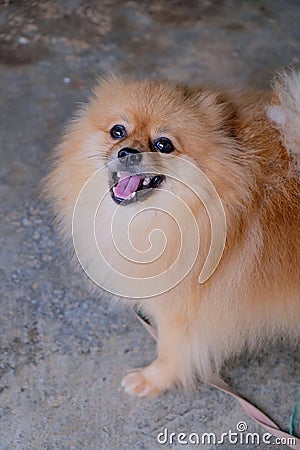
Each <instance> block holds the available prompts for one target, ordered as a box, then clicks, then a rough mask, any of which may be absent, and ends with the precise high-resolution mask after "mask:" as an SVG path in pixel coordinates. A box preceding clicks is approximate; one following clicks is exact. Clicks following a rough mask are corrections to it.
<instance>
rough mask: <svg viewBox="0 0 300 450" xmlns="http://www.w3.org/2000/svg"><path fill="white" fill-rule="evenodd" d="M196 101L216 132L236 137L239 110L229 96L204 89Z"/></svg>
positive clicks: (199, 92) (198, 94) (197, 95)
mask: <svg viewBox="0 0 300 450" xmlns="http://www.w3.org/2000/svg"><path fill="white" fill-rule="evenodd" d="M196 99H197V102H198V104H199V106H200V108H201V110H202V111H203V113H204V114H205V116H206V117H207V119H208V123H209V124H210V125H211V126H212V128H213V129H214V131H216V132H221V133H224V134H226V135H227V136H228V137H233V138H234V137H236V129H237V125H238V110H237V107H236V105H235V104H234V102H233V100H232V99H231V98H230V96H229V95H227V94H226V93H222V92H215V91H210V90H206V89H203V90H201V91H198V92H197V94H196Z"/></svg>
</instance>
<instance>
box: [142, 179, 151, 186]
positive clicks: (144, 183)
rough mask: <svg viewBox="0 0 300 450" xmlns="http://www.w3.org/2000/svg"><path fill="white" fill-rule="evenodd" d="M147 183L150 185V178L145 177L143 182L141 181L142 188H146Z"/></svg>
mask: <svg viewBox="0 0 300 450" xmlns="http://www.w3.org/2000/svg"><path fill="white" fill-rule="evenodd" d="M149 183H150V178H149V177H147V178H145V179H144V181H143V186H147V184H149Z"/></svg>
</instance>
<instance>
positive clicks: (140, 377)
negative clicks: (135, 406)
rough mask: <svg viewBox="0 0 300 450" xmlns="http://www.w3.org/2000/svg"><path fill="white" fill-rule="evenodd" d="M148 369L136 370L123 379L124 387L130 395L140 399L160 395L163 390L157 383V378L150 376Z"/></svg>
mask: <svg viewBox="0 0 300 450" xmlns="http://www.w3.org/2000/svg"><path fill="white" fill-rule="evenodd" d="M147 369H148V367H145V368H144V369H135V370H133V371H132V372H130V373H129V374H128V375H126V377H125V378H123V381H122V386H123V388H124V390H125V392H127V393H128V394H133V395H138V396H139V397H150V396H153V395H158V394H159V393H161V392H162V391H163V389H162V388H161V387H160V386H159V385H158V384H157V383H156V382H155V378H154V379H153V377H151V376H149V374H148V373H147V372H148V370H147Z"/></svg>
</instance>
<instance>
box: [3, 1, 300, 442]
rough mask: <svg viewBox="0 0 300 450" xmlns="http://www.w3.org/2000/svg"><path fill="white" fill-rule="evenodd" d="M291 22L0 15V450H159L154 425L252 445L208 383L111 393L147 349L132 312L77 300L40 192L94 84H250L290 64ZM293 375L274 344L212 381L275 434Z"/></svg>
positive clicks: (94, 8) (194, 5)
mask: <svg viewBox="0 0 300 450" xmlns="http://www.w3.org/2000/svg"><path fill="white" fill-rule="evenodd" d="M299 23H300V5H299V2H298V1H296V0H295V1H291V0H290V1H283V0H279V1H276V2H272V1H271V0H265V1H263V0H253V1H251V2H250V1H249V2H241V1H238V0H221V1H216V0H215V1H213V0H206V1H205V0H201V1H200V0H198V1H196V0H190V1H187V2H182V1H178V0H171V1H168V2H167V1H164V0H160V1H158V0H154V1H150V0H145V1H141V2H139V1H115V0H112V1H109V0H104V1H101V2H99V1H97V0H90V1H87V0H66V1H58V0H55V1H54V0H50V1H45V0H43V1H25V0H24V1H2V2H1V18H0V33H1V42H0V63H1V68H0V83H1V112H0V114H1V149H0V152H1V153H0V198H1V203H0V215H1V229H0V281H1V283H0V294H1V302H0V323H1V333H0V375H1V378H0V409H1V412H0V436H1V437H0V449H1V450H10V449H26V450H27V449H37V450H38V449H59V450H63V449H66V450H71V449H76V450H77V449H78V450H79V449H80V450H82V449H89V450H96V449H97V450H98V449H112V450H120V449H122V450H127V449H128V450H129V449H139V450H141V449H151V450H153V449H156V448H161V447H167V448H170V446H168V445H159V444H158V443H157V441H156V437H157V434H158V433H159V432H162V431H163V430H164V428H165V427H167V428H168V430H169V432H179V431H182V432H186V433H191V432H196V433H198V434H201V433H203V432H215V433H216V434H217V436H220V435H221V433H222V432H226V431H228V430H229V429H232V430H235V429H236V424H237V422H239V421H241V420H243V421H246V422H247V424H248V428H249V430H250V431H255V430H256V431H259V432H260V434H261V435H262V434H263V431H262V429H260V428H259V427H257V426H256V425H254V424H253V423H252V422H251V420H250V419H247V418H246V417H245V415H244V413H243V412H242V410H241V408H240V407H239V406H238V405H237V404H236V403H235V402H234V401H233V400H231V399H230V398H229V397H227V396H226V395H225V394H222V393H220V392H217V391H215V390H214V389H212V388H209V387H207V386H203V385H200V384H199V387H198V389H197V390H196V392H194V393H184V392H181V391H176V390H173V391H171V392H168V393H166V394H165V395H163V396H161V397H159V398H154V399H150V400H149V399H136V398H132V397H128V396H126V395H125V394H124V393H123V392H122V390H121V388H120V381H121V379H122V377H123V375H124V374H125V373H126V372H127V370H128V369H129V368H131V367H134V366H137V365H141V364H146V363H147V362H149V361H150V360H151V359H152V358H153V356H154V353H155V345H154V343H153V341H152V340H151V338H150V337H149V336H148V335H147V334H146V332H145V331H144V330H143V328H142V327H141V326H140V325H139V323H137V321H136V319H135V318H134V316H133V314H132V313H131V311H130V310H129V309H128V310H127V309H123V308H120V307H119V306H116V305H115V304H114V303H113V302H112V301H111V300H112V299H111V298H110V297H109V295H108V294H105V293H103V292H99V295H98V296H97V297H96V296H95V295H91V294H89V292H88V290H87V288H86V286H85V284H84V279H83V275H82V273H81V271H80V269H79V268H78V270H77V271H76V270H74V269H71V267H70V265H69V263H68V260H67V258H66V256H65V253H64V251H63V250H62V249H61V246H60V244H59V242H58V239H57V233H56V230H55V227H54V226H53V224H52V221H51V215H50V213H49V211H48V207H47V206H46V205H45V204H43V203H42V202H41V201H40V200H39V199H38V192H39V181H40V179H41V178H42V176H43V175H44V174H45V173H46V172H47V167H48V166H49V162H48V156H49V155H50V151H51V149H52V147H53V146H54V145H55V144H56V143H57V142H58V139H59V135H60V133H61V132H62V130H63V124H64V122H65V121H66V120H67V119H68V118H69V116H70V114H71V113H72V112H73V111H74V109H76V107H77V106H78V102H84V101H86V100H87V98H88V95H89V92H90V89H91V87H92V85H93V83H94V82H95V79H96V77H97V76H99V75H101V76H103V75H107V74H109V73H111V72H113V73H115V74H122V75H126V76H129V77H131V78H138V77H146V76H147V77H148V76H151V77H159V78H162V77H167V78H169V79H174V80H179V81H185V82H192V83H198V82H199V83H211V84H216V85H219V86H229V87H233V88H240V87H263V86H265V85H266V83H267V82H268V81H269V80H270V78H271V77H272V73H273V71H275V70H277V69H279V68H280V67H282V66H284V65H286V64H290V63H297V62H299V57H300V27H299ZM299 369H300V355H299V349H298V346H297V345H296V346H295V348H294V349H290V348H289V347H288V346H284V345H282V346H280V347H278V346H277V347H276V348H273V349H271V350H268V353H265V354H263V355H260V356H259V357H257V356H256V357H244V358H243V359H242V360H241V361H239V362H238V361H236V362H234V363H232V364H231V365H230V366H228V367H227V368H226V369H225V375H227V378H228V379H229V380H230V382H231V384H232V385H233V386H235V387H236V388H237V389H238V390H239V391H240V392H241V393H242V394H243V395H245V396H246V397H247V398H249V399H250V400H252V401H253V402H254V403H256V404H257V405H258V406H260V407H261V408H262V409H263V410H264V411H265V412H267V413H268V414H270V416H271V417H272V418H273V419H274V420H275V421H277V422H278V424H279V425H280V426H282V427H283V428H284V429H288V422H289V416H290V413H291V409H292V404H293V400H294V398H295V395H296V391H297V387H298V384H299ZM179 447H181V445H179V444H178V445H177V446H176V448H179ZM184 447H185V448H194V447H195V446H193V445H191V444H190V445H188V446H184ZM216 447H217V446H214V445H212V444H211V445H206V446H205V448H207V449H210V448H216ZM229 447H230V446H229V444H228V445H227V446H224V448H229ZM235 447H236V448H241V447H242V446H241V445H240V446H238V445H236V446H235ZM201 448H202V447H201ZM247 448H249V449H261V448H265V447H264V446H263V445H262V444H260V445H256V444H254V445H248V446H247ZM276 448H278V449H281V448H282V449H284V448H287V447H286V446H284V445H277V446H276Z"/></svg>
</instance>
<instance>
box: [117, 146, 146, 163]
mask: <svg viewBox="0 0 300 450" xmlns="http://www.w3.org/2000/svg"><path fill="white" fill-rule="evenodd" d="M142 157H143V155H142V154H141V153H140V152H139V151H138V150H136V149H135V148H129V147H125V148H122V149H121V150H119V152H118V158H119V159H120V160H121V162H122V163H125V164H128V165H130V166H134V165H135V164H139V163H140V162H141V161H142Z"/></svg>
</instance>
